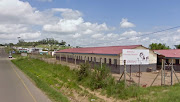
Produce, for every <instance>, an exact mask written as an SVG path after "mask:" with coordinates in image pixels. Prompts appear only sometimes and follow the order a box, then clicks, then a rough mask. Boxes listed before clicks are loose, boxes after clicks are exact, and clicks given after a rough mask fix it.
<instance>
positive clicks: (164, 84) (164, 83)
mask: <svg viewBox="0 0 180 102" xmlns="http://www.w3.org/2000/svg"><path fill="white" fill-rule="evenodd" d="M165 70H166V68H165V60H164V85H165V81H166V80H165V77H166V75H165Z"/></svg>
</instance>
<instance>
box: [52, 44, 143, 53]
mask: <svg viewBox="0 0 180 102" xmlns="http://www.w3.org/2000/svg"><path fill="white" fill-rule="evenodd" d="M139 46H142V45H129V46H106V47H85V48H71V49H64V50H60V51H57V52H56V53H84V54H113V55H114V54H120V53H122V49H134V48H136V47H139Z"/></svg>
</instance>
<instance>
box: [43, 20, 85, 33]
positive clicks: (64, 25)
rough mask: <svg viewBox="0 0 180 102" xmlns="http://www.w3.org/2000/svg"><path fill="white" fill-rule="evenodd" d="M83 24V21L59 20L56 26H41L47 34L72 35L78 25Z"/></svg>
mask: <svg viewBox="0 0 180 102" xmlns="http://www.w3.org/2000/svg"><path fill="white" fill-rule="evenodd" d="M82 23H83V19H82V18H79V19H76V20H74V19H71V20H67V19H60V21H59V22H58V23H57V24H54V25H52V24H46V25H44V26H43V30H44V31H47V32H58V33H72V32H76V31H77V30H78V27H77V26H78V25H80V24H82Z"/></svg>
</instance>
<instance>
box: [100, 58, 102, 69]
mask: <svg viewBox="0 0 180 102" xmlns="http://www.w3.org/2000/svg"><path fill="white" fill-rule="evenodd" d="M100 62H101V68H102V58H100Z"/></svg>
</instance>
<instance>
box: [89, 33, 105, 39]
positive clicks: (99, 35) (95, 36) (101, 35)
mask: <svg viewBox="0 0 180 102" xmlns="http://www.w3.org/2000/svg"><path fill="white" fill-rule="evenodd" d="M91 37H92V38H95V39H98V38H99V39H100V38H101V37H103V34H94V35H92V36H91Z"/></svg>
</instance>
